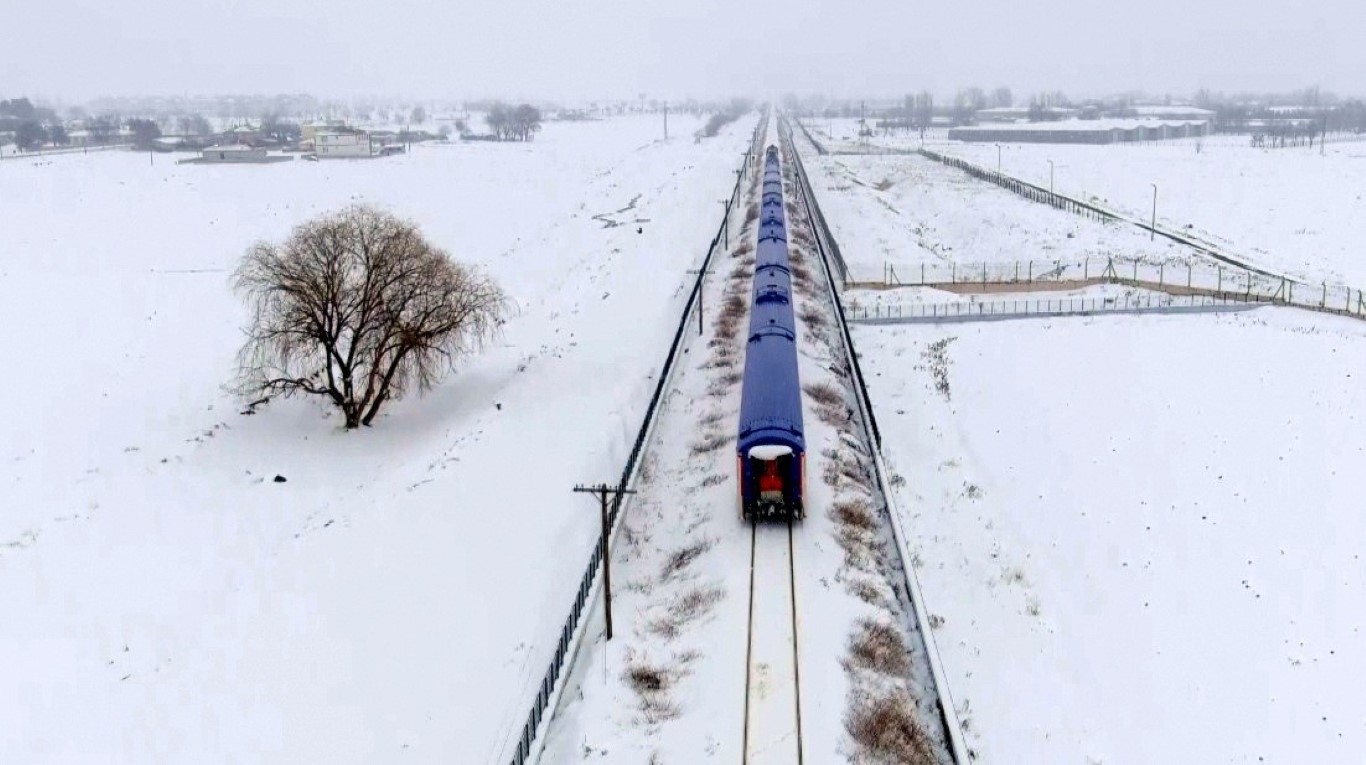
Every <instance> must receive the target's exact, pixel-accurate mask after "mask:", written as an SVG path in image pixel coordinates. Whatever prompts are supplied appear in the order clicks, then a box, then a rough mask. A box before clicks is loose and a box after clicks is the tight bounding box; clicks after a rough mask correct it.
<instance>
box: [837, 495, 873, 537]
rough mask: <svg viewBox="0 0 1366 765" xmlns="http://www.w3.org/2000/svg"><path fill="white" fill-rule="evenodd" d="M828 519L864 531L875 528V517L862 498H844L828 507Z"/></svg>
mask: <svg viewBox="0 0 1366 765" xmlns="http://www.w3.org/2000/svg"><path fill="white" fill-rule="evenodd" d="M830 519H831V520H833V521H835V522H836V523H838V524H840V525H841V526H851V527H853V528H856V529H863V530H864V531H872V530H874V529H875V528H877V518H875V517H874V516H873V512H872V510H870V509H869V507H868V502H867V501H865V500H862V499H845V500H840V501H838V502H836V503H835V504H834V505H832V506H831V507H830Z"/></svg>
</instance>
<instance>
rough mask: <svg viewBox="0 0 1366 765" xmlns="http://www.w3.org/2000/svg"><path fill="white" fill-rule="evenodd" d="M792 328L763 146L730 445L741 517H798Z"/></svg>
mask: <svg viewBox="0 0 1366 765" xmlns="http://www.w3.org/2000/svg"><path fill="white" fill-rule="evenodd" d="M796 330H797V327H796V320H795V318H794V316H793V310H792V275H791V269H790V264H789V261H788V250H787V222H786V216H785V214H784V212H783V185H782V168H781V165H780V164H779V160H778V151H777V148H776V147H772V146H770V147H769V149H768V151H767V153H766V156H765V162H764V187H763V197H762V201H761V208H760V220H759V241H758V246H757V248H756V250H755V266H754V291H753V294H752V299H751V303H750V319H749V342H748V344H747V347H746V352H745V374H744V389H743V391H742V394H741V402H740V427H739V437H738V439H737V441H736V461H737V468H738V472H739V486H740V505H741V513H742V515H744V517H746V518H770V517H781V518H800V517H802V515H803V495H804V493H805V470H806V464H805V463H806V440H805V436H804V430H803V427H802V390H801V380H800V378H799V375H798V371H797V334H796Z"/></svg>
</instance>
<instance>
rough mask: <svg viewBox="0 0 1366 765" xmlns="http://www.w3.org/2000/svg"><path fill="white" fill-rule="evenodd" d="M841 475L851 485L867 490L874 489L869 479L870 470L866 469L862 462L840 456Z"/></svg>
mask: <svg viewBox="0 0 1366 765" xmlns="http://www.w3.org/2000/svg"><path fill="white" fill-rule="evenodd" d="M839 469H840V475H841V476H842V477H843V478H844V479H845V480H847V481H848V482H849V483H851V484H853V485H855V486H859V487H862V488H865V489H868V488H872V487H871V486H869V484H870V483H872V482H871V481H870V480H869V478H868V470H867V469H866V468H865V467H864V465H863V462H862V460H859V459H856V458H852V457H846V456H844V455H840V459H839Z"/></svg>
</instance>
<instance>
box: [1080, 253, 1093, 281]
mask: <svg viewBox="0 0 1366 765" xmlns="http://www.w3.org/2000/svg"><path fill="white" fill-rule="evenodd" d="M1081 278H1082V279H1090V278H1091V259H1090V258H1087V259H1086V262H1085V263H1083V264H1082V267H1081Z"/></svg>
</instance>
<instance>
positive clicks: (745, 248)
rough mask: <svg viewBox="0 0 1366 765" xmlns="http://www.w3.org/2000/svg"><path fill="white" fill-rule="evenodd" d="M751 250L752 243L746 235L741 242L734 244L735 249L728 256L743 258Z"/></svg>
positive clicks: (752, 250)
mask: <svg viewBox="0 0 1366 765" xmlns="http://www.w3.org/2000/svg"><path fill="white" fill-rule="evenodd" d="M751 252H754V243H753V242H751V241H750V240H749V238H748V237H746V238H745V240H744V241H743V242H741V243H740V244H738V245H736V247H735V250H734V251H733V252H732V253H731V254H730V256H731V257H732V258H743V257H744V256H746V255H748V254H750V253H751Z"/></svg>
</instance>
